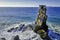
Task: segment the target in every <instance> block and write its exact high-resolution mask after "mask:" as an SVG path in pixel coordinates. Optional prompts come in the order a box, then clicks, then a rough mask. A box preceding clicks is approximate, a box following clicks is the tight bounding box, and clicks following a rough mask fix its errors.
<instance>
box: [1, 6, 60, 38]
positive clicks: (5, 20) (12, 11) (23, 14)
mask: <svg viewBox="0 0 60 40" xmlns="http://www.w3.org/2000/svg"><path fill="white" fill-rule="evenodd" d="M37 14H38V7H0V30H2V29H5V28H8V27H10V25H12V26H13V25H14V24H19V23H22V22H26V23H27V22H28V23H29V22H35V19H36V16H37ZM46 15H47V16H48V18H47V25H48V26H49V28H50V29H51V30H52V31H54V32H56V33H58V34H60V30H59V29H60V7H47V11H46ZM51 33H52V34H54V33H53V32H51ZM51 33H50V34H51ZM53 36H54V35H52V37H53ZM58 37H60V36H58ZM54 38H56V37H54Z"/></svg>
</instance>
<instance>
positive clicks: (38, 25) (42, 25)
mask: <svg viewBox="0 0 60 40" xmlns="http://www.w3.org/2000/svg"><path fill="white" fill-rule="evenodd" d="M46 20H47V15H46V6H45V5H39V13H38V15H37V18H36V21H35V25H34V31H35V32H36V33H38V34H39V35H40V37H41V38H47V34H48V32H47V31H48V26H47V25H46Z"/></svg>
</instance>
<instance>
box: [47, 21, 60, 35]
mask: <svg viewBox="0 0 60 40" xmlns="http://www.w3.org/2000/svg"><path fill="white" fill-rule="evenodd" d="M47 25H48V28H49V29H50V30H52V31H53V32H55V33H58V34H60V25H56V24H54V23H52V22H47Z"/></svg>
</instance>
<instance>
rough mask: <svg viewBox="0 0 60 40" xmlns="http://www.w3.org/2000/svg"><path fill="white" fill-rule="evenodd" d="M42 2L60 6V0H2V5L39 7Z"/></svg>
mask: <svg viewBox="0 0 60 40" xmlns="http://www.w3.org/2000/svg"><path fill="white" fill-rule="evenodd" d="M40 4H43V5H47V6H59V7H60V0H0V6H19V7H38V5H40Z"/></svg>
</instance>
